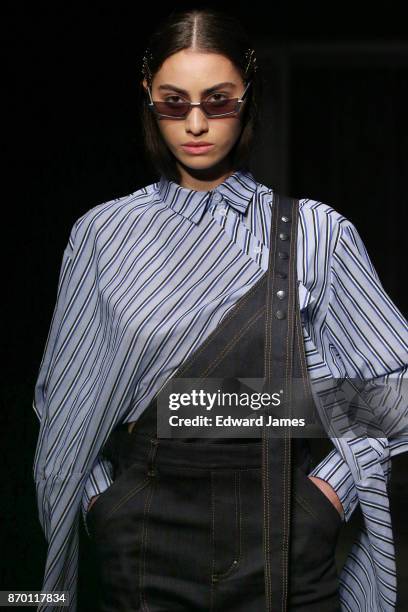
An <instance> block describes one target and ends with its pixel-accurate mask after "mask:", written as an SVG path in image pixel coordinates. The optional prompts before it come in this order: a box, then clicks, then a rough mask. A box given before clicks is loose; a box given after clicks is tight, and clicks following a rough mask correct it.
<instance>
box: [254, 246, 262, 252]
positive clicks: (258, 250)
mask: <svg viewBox="0 0 408 612" xmlns="http://www.w3.org/2000/svg"><path fill="white" fill-rule="evenodd" d="M261 251H262V247H260V246H257V247H255V248H254V253H260V252H261Z"/></svg>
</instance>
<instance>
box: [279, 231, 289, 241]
mask: <svg viewBox="0 0 408 612" xmlns="http://www.w3.org/2000/svg"><path fill="white" fill-rule="evenodd" d="M279 238H280V239H281V240H288V238H289V235H288V234H284V233H283V232H282V234H279Z"/></svg>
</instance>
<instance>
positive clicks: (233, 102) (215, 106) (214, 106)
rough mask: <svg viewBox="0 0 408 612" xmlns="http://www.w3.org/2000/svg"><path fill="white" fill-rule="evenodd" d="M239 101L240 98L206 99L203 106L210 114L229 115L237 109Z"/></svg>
mask: <svg viewBox="0 0 408 612" xmlns="http://www.w3.org/2000/svg"><path fill="white" fill-rule="evenodd" d="M237 102H238V98H228V99H224V100H212V101H211V100H206V101H205V102H203V106H204V110H205V111H206V113H207V114H208V115H228V114H231V113H234V112H235V111H236V110H237Z"/></svg>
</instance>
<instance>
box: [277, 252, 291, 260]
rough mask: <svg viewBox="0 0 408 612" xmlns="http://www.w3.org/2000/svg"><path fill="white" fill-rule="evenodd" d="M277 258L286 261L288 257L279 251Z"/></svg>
mask: <svg viewBox="0 0 408 612" xmlns="http://www.w3.org/2000/svg"><path fill="white" fill-rule="evenodd" d="M278 257H279V258H280V259H287V258H288V257H289V256H288V254H287V253H285V252H284V251H279V252H278Z"/></svg>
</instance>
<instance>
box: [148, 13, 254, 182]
mask: <svg viewBox="0 0 408 612" xmlns="http://www.w3.org/2000/svg"><path fill="white" fill-rule="evenodd" d="M193 46H194V49H196V50H198V51H201V52H203V51H204V52H205V51H208V52H212V53H219V54H221V55H224V56H226V57H228V58H229V59H230V61H231V62H232V63H233V64H234V65H235V66H236V67H237V69H238V70H239V71H240V73H241V75H242V78H243V80H244V82H247V81H248V80H249V79H251V80H252V84H251V86H250V87H249V90H248V92H247V94H246V96H247V97H246V100H247V101H246V103H245V105H244V108H243V111H242V113H243V117H242V131H241V134H240V137H239V139H238V141H237V142H236V143H235V145H234V147H233V148H232V149H231V151H230V156H231V165H232V168H233V169H234V170H238V169H243V170H245V169H250V154H251V149H252V146H253V142H254V138H255V134H256V132H257V127H258V118H259V100H260V99H261V94H262V80H261V75H260V71H259V66H257V70H256V72H255V71H253V72H252V74H251V73H250V74H249V75H247V76H245V74H244V70H245V52H246V51H247V50H248V48H252V45H251V41H250V40H249V37H248V35H247V33H246V31H245V29H244V28H243V26H242V25H241V23H240V22H239V21H238V20H237V19H236V17H234V16H233V15H231V14H227V13H225V12H223V11H220V10H217V9H213V8H206V7H204V8H194V9H189V10H183V11H180V10H174V11H172V12H171V13H170V14H169V15H168V16H167V18H166V19H165V20H164V21H162V22H161V23H160V24H159V26H158V28H157V29H156V30H155V31H154V33H153V34H152V35H151V36H150V38H149V40H148V43H147V48H148V49H149V50H150V52H151V54H152V56H151V59H150V60H149V68H150V71H151V73H152V78H153V77H154V74H155V73H156V72H157V71H158V70H159V69H160V67H161V66H162V64H163V63H164V61H165V60H166V59H167V58H168V57H169V56H170V55H173V54H174V53H177V52H178V51H181V50H182V49H188V48H191V47H193ZM142 81H143V76H142V77H141V80H140V97H141V102H140V104H141V112H140V119H141V124H142V125H141V128H142V134H143V140H144V148H145V153H146V155H147V161H148V163H150V164H151V166H152V170H153V172H155V173H157V172H159V173H161V174H163V175H164V176H165V177H166V178H167V179H169V180H174V181H176V182H180V174H179V170H178V168H177V165H176V160H175V157H174V155H173V154H172V152H171V151H170V150H169V148H168V147H167V145H166V143H165V142H164V140H163V137H162V135H161V133H160V130H159V127H158V125H157V120H156V118H155V116H154V115H153V113H152V112H151V111H150V109H149V107H148V106H147V99H146V93H145V90H144V88H143V86H142Z"/></svg>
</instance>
